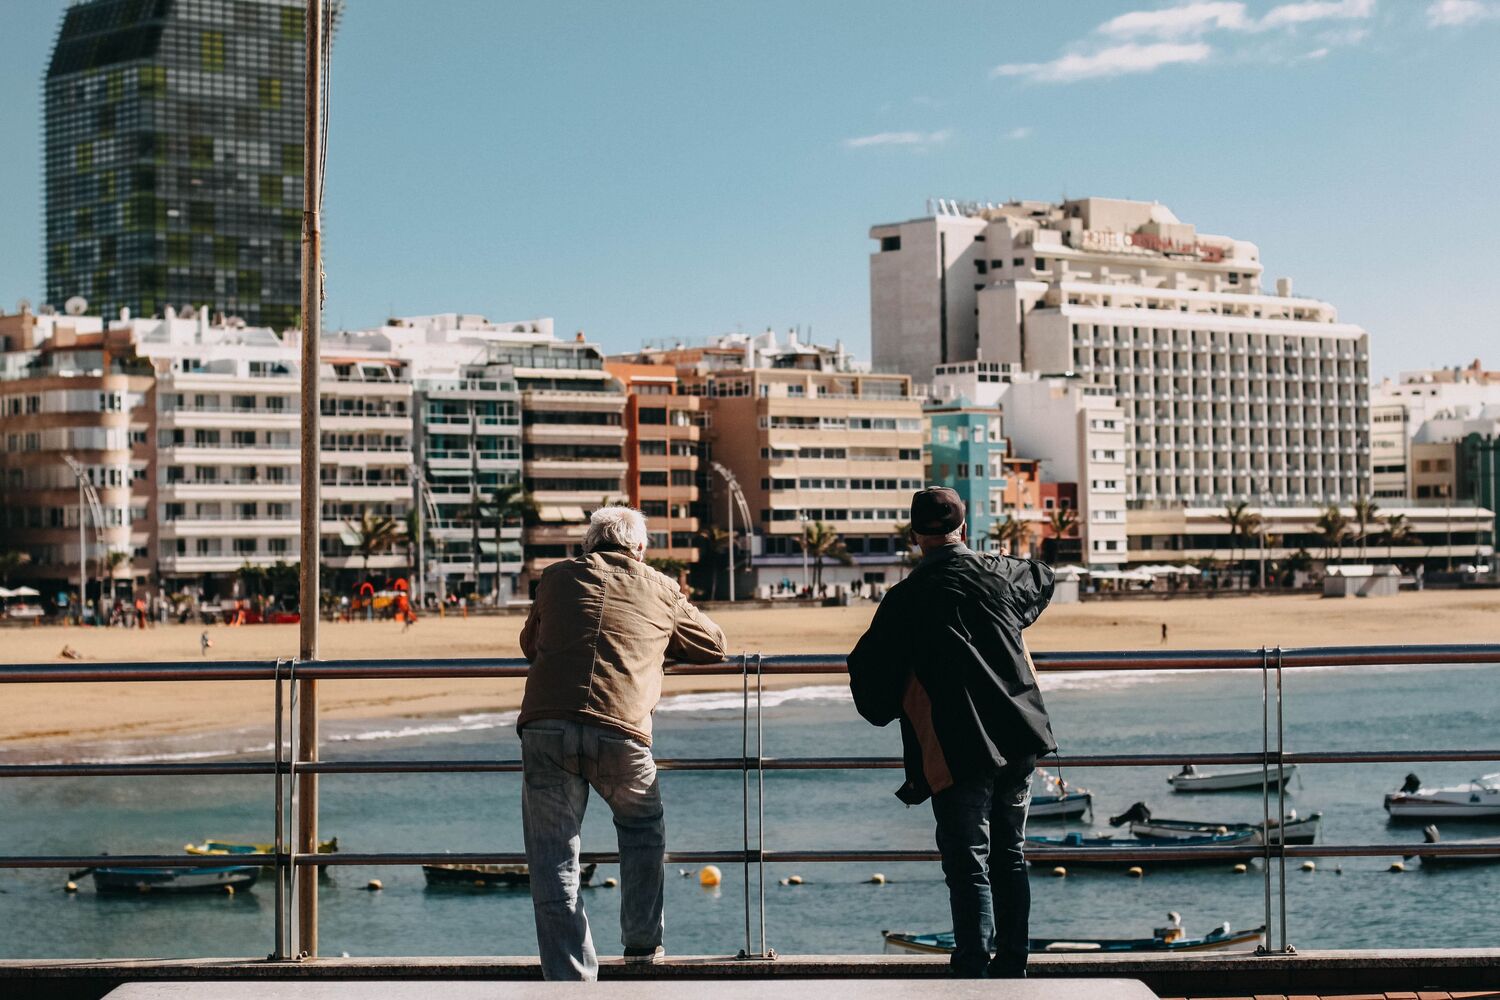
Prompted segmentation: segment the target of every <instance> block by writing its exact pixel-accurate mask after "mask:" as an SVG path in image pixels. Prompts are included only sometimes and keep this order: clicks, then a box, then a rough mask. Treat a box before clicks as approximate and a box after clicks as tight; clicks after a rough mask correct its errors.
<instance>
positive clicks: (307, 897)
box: [296, 0, 325, 956]
mask: <svg viewBox="0 0 1500 1000" xmlns="http://www.w3.org/2000/svg"><path fill="white" fill-rule="evenodd" d="M324 30H325V25H324V24H323V0H307V24H306V29H305V32H304V34H305V36H306V37H305V39H304V41H305V42H306V84H307V88H306V93H305V100H304V102H303V114H304V118H305V120H304V122H303V144H302V150H303V160H302V567H301V569H302V574H301V575H302V580H301V583H302V588H301V605H302V606H301V625H300V640H301V641H300V642H299V644H298V646H299V648H298V652H297V655H298V658H299V659H300V660H303V661H309V660H316V659H317V658H318V611H319V591H320V586H319V580H318V554H319V527H320V523H319V522H320V519H321V517H322V504H321V498H320V496H319V493H320V490H319V485H320V484H319V481H318V476H319V444H320V442H319V437H318V372H319V358H318V346H319V345H318V338H319V337H320V336H321V335H322V325H323V324H322V318H323V232H322V221H321V219H320V218H319V205H320V203H321V202H322V196H323V177H322V169H321V166H322V159H323V131H322V125H323V72H324V67H323V32H324ZM299 683H300V684H301V685H302V687H301V690H300V692H298V693H299V695H300V698H299V701H300V702H301V704H300V710H299V712H298V714H297V721H296V726H297V729H298V732H299V734H300V739H299V740H298V743H299V750H300V753H301V754H302V755H303V758H304V759H305V760H309V761H313V760H317V759H318V682H317V681H315V680H308V681H300V682H299ZM298 780H299V781H300V782H301V788H300V791H301V803H300V804H301V809H300V811H298V812H297V814H296V823H297V838H296V849H297V852H298V853H304V854H313V853H316V852H317V849H318V776H317V775H316V774H306V773H304V774H302V775H300V777H299V778H298ZM297 889H298V892H297V949H298V951H301V952H304V953H306V954H307V955H309V956H313V955H316V954H317V953H318V878H317V873H316V870H315V871H314V872H313V875H312V877H311V878H304V879H301V880H300V881H298V883H297Z"/></svg>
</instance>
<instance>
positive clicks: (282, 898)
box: [271, 657, 290, 961]
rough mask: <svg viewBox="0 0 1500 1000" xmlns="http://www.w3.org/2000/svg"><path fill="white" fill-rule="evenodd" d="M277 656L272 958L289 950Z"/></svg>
mask: <svg viewBox="0 0 1500 1000" xmlns="http://www.w3.org/2000/svg"><path fill="white" fill-rule="evenodd" d="M281 663H282V661H281V658H280V657H278V658H277V659H276V672H275V674H274V675H273V680H272V683H274V684H275V685H276V694H275V703H276V725H275V732H276V735H275V737H274V743H273V747H274V750H275V758H276V781H275V785H276V846H275V847H274V848H272V850H273V851H275V854H276V945H275V947H274V948H272V949H271V958H272V960H273V961H280V960H282V959H285V958H286V957H287V953H288V951H289V950H290V949H289V948H288V947H287V940H286V888H287V868H288V866H287V863H286V840H285V839H284V838H283V836H282V834H283V832H284V831H285V828H286V802H285V799H284V796H285V792H286V786H285V785H284V783H283V782H282V780H281V761H282V758H281V740H282V722H283V718H282V717H283V715H284V711H283V708H282V703H281V702H282V692H281Z"/></svg>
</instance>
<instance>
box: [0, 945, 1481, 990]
mask: <svg viewBox="0 0 1500 1000" xmlns="http://www.w3.org/2000/svg"><path fill="white" fill-rule="evenodd" d="M946 974H947V964H946V962H945V961H944V960H943V959H941V958H927V957H922V956H893V955H788V956H783V957H780V958H777V959H775V960H772V961H755V960H753V961H736V960H734V959H727V958H718V957H683V958H674V959H671V960H669V961H668V962H666V963H664V964H662V965H657V966H630V967H626V966H624V965H623V964H621V963H620V962H619V960H618V959H616V960H614V961H605V962H604V963H602V965H601V968H600V977H601V978H602V979H605V980H627V979H628V980H639V979H650V980H674V979H684V980H705V979H714V980H735V979H756V980H764V979H780V978H790V979H867V980H870V979H874V980H878V979H904V980H912V979H936V978H945V977H946ZM1030 974H1031V976H1032V978H1033V979H1038V980H1058V979H1136V980H1140V981H1142V982H1144V983H1145V984H1146V985H1147V986H1148V987H1149V988H1150V989H1152V990H1153V991H1155V992H1156V993H1157V994H1159V995H1161V996H1179V997H1180V996H1224V995H1233V996H1250V995H1254V994H1257V993H1260V994H1267V993H1269V994H1283V995H1286V994H1296V993H1303V994H1307V993H1340V994H1347V993H1357V992H1366V993H1385V992H1391V991H1398V990H1406V991H1420V990H1434V991H1452V990H1481V989H1496V988H1500V948H1483V949H1455V950H1443V951H1437V950H1429V949H1420V950H1399V949H1392V950H1389V951H1308V952H1302V953H1299V954H1296V955H1268V956H1255V955H1246V954H1235V955H1213V954H1208V955H1198V956H1191V957H1189V956H1181V955H1126V956H1108V955H1034V956H1032V959H1031V973H1030ZM538 978H539V972H538V969H537V965H536V960H535V959H534V958H320V959H314V960H310V961H306V962H269V961H266V960H264V959H259V960H252V959H240V960H236V959H178V960H148V959H141V960H113V959H105V960H93V961H77V960H51V961H0V996H3V997H6V998H7V1000H9V998H12V997H28V996H44V997H57V998H61V1000H98V998H100V997H103V996H104V995H105V994H107V993H108V992H109V991H110V990H112V989H114V988H115V987H116V986H120V985H123V984H125V983H129V982H173V981H175V982H187V981H204V980H237V981H258V982H261V983H266V982H269V981H324V982H330V981H354V980H362V981H366V982H368V981H371V980H407V981H410V980H428V981H431V980H444V981H452V980H468V981H474V980H489V981H498V982H525V981H534V980H536V979H538Z"/></svg>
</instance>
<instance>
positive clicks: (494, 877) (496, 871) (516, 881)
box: [422, 864, 598, 889]
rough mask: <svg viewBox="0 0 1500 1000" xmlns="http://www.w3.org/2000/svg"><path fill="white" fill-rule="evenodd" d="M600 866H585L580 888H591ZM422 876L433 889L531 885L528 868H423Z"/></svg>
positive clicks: (511, 866) (463, 866) (490, 866)
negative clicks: (589, 886)
mask: <svg viewBox="0 0 1500 1000" xmlns="http://www.w3.org/2000/svg"><path fill="white" fill-rule="evenodd" d="M597 867H598V866H597V865H584V866H583V871H581V872H580V873H579V876H578V884H579V885H588V884H589V883H590V882H591V881H592V880H593V878H594V870H595V869H596V868H597ZM422 874H423V875H424V876H425V877H426V879H427V885H428V886H429V887H431V888H442V889H447V888H465V889H510V888H521V889H524V888H526V887H528V886H530V885H531V872H530V870H529V869H528V868H527V867H526V866H525V865H462V864H455V865H423V866H422Z"/></svg>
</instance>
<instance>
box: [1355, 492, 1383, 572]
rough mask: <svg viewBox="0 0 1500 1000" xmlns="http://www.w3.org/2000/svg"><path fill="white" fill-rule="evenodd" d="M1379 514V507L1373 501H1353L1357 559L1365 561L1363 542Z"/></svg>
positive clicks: (1364, 499) (1361, 499)
mask: <svg viewBox="0 0 1500 1000" xmlns="http://www.w3.org/2000/svg"><path fill="white" fill-rule="evenodd" d="M1379 513H1380V505H1379V504H1377V503H1376V502H1375V501H1374V500H1370V499H1367V498H1365V497H1360V498H1359V499H1358V500H1356V501H1354V523H1355V524H1357V525H1359V558H1360V561H1361V562H1363V561H1364V560H1365V540H1366V538H1367V536H1368V535H1369V526H1370V525H1372V524H1377V523H1379V522H1378V519H1377V516H1376V515H1378V514H1379Z"/></svg>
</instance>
